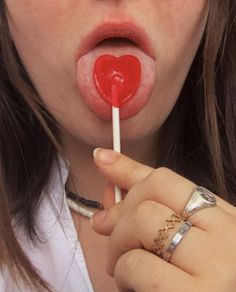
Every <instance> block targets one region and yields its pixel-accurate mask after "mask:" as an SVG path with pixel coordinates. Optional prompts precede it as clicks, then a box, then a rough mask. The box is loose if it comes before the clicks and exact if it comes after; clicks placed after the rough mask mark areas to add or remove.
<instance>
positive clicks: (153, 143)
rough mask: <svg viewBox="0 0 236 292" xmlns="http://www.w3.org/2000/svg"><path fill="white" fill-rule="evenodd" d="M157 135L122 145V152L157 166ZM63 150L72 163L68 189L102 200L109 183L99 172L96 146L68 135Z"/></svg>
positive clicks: (88, 197)
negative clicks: (95, 160) (96, 160)
mask: <svg viewBox="0 0 236 292" xmlns="http://www.w3.org/2000/svg"><path fill="white" fill-rule="evenodd" d="M157 140H158V139H157V137H156V135H155V136H154V135H153V136H152V137H148V138H146V139H145V141H139V142H137V141H136V142H135V143H126V144H124V143H123V145H122V153H124V154H125V155H127V156H128V157H130V158H132V159H134V160H136V161H139V162H141V163H143V164H146V165H149V166H152V167H156V160H157V149H158V148H157ZM62 147H63V151H64V153H65V156H66V158H67V159H68V161H69V163H70V174H69V177H68V180H67V183H66V187H67V190H69V191H73V192H75V193H78V194H80V195H81V196H84V197H86V198H87V199H91V200H96V201H101V196H102V194H103V192H104V190H105V187H106V185H107V181H106V179H105V178H104V177H103V176H102V175H101V174H100V173H99V172H98V169H97V167H96V165H95V163H94V160H93V150H94V147H92V146H89V145H87V144H84V143H83V142H81V141H78V140H77V139H75V138H73V137H72V136H69V137H68V136H67V137H66V139H64V141H63V144H62Z"/></svg>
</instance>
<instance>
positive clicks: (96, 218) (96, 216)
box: [90, 210, 107, 226]
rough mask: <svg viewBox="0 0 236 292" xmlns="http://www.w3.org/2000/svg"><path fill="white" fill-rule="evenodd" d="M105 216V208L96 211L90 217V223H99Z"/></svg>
mask: <svg viewBox="0 0 236 292" xmlns="http://www.w3.org/2000/svg"><path fill="white" fill-rule="evenodd" d="M106 217H107V210H102V211H98V212H97V213H95V214H94V215H93V216H92V217H91V219H90V223H91V225H93V226H94V225H98V224H101V223H102V222H103V221H104V220H105V219H106Z"/></svg>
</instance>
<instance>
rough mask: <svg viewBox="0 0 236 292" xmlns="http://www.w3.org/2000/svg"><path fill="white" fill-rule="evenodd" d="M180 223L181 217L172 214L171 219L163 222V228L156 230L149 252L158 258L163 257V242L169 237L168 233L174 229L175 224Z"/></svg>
mask: <svg viewBox="0 0 236 292" xmlns="http://www.w3.org/2000/svg"><path fill="white" fill-rule="evenodd" d="M181 221H182V218H181V216H179V215H177V214H172V215H171V218H170V219H167V220H166V221H165V225H164V227H163V228H160V229H159V230H158V235H157V237H155V238H154V245H153V247H152V248H151V250H150V251H151V252H152V253H154V254H156V255H157V256H159V257H163V249H164V246H165V241H166V240H167V239H168V237H169V231H170V230H172V229H174V228H175V226H176V223H180V222H181Z"/></svg>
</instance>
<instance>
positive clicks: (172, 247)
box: [163, 221, 192, 262]
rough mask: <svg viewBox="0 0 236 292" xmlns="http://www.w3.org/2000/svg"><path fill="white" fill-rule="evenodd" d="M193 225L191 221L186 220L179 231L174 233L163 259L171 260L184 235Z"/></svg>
mask: <svg viewBox="0 0 236 292" xmlns="http://www.w3.org/2000/svg"><path fill="white" fill-rule="evenodd" d="M191 227H192V224H191V223H190V222H189V221H184V223H183V225H182V226H181V227H180V229H179V231H178V232H177V233H176V234H175V235H174V237H173V238H172V240H171V242H170V244H169V245H168V246H167V248H166V250H165V251H164V252H163V259H164V260H165V261H167V262H169V261H170V258H171V256H172V254H173V252H174V250H175V248H176V247H177V245H178V244H179V243H180V241H181V240H182V238H183V237H184V235H186V233H187V232H188V230H189V229H190V228H191Z"/></svg>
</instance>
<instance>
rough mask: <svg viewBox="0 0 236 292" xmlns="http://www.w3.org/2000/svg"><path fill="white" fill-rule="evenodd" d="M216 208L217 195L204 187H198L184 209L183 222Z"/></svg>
mask: <svg viewBox="0 0 236 292" xmlns="http://www.w3.org/2000/svg"><path fill="white" fill-rule="evenodd" d="M214 206H216V197H215V195H214V194H213V193H212V192H210V191H209V190H208V189H206V188H204V187H200V186H198V187H196V188H195V189H194V190H193V192H192V194H191V196H190V198H189V201H188V203H187V205H186V206H185V208H184V211H183V213H182V218H183V220H186V219H188V218H189V217H190V216H191V215H192V214H193V213H195V212H197V211H199V210H202V209H205V208H209V207H214Z"/></svg>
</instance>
